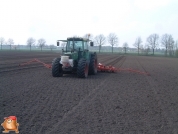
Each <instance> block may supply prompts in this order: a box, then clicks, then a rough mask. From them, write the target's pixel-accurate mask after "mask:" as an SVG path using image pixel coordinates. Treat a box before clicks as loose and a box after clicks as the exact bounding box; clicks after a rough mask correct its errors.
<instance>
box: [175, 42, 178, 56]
mask: <svg viewBox="0 0 178 134" xmlns="http://www.w3.org/2000/svg"><path fill="white" fill-rule="evenodd" d="M175 56H176V57H178V41H176V43H175Z"/></svg>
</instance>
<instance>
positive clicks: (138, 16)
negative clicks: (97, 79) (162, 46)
mask: <svg viewBox="0 0 178 134" xmlns="http://www.w3.org/2000/svg"><path fill="white" fill-rule="evenodd" d="M87 33H90V34H92V35H94V36H96V35H99V34H103V35H104V36H106V37H107V36H108V35H109V34H110V33H115V34H116V35H117V36H118V38H119V44H118V46H120V47H121V46H122V45H123V43H124V42H127V43H128V45H129V47H133V43H134V42H135V40H136V38H137V37H139V36H140V37H141V38H142V40H143V44H145V43H146V38H147V37H148V36H149V35H150V34H153V33H157V34H159V36H160V38H161V36H162V35H163V34H165V33H168V34H171V35H172V36H173V38H174V40H178V0H90V1H88V0H0V37H4V38H5V40H6V41H7V40H8V39H9V38H12V39H13V40H14V43H15V44H20V45H25V44H26V42H27V39H28V38H29V37H33V38H34V39H36V40H38V39H40V38H44V39H45V40H46V44H47V45H50V44H54V45H56V40H59V39H61V40H63V39H64V40H65V39H67V37H72V36H74V35H77V36H84V35H85V34H87ZM36 42H37V41H36Z"/></svg>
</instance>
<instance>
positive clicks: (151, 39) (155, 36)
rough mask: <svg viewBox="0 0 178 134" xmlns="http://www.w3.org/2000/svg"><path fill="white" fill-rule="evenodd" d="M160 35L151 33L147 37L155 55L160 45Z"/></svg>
mask: <svg viewBox="0 0 178 134" xmlns="http://www.w3.org/2000/svg"><path fill="white" fill-rule="evenodd" d="M158 40H159V35H158V34H151V35H150V36H149V37H148V38H147V42H148V44H149V46H150V48H151V49H152V50H153V55H154V50H155V49H156V48H157V47H158V46H159V42H158Z"/></svg>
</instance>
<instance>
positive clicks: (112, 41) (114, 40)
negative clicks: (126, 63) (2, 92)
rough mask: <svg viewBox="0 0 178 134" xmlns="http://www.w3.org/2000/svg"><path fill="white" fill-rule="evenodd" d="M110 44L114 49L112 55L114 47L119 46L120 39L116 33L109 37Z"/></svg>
mask: <svg viewBox="0 0 178 134" xmlns="http://www.w3.org/2000/svg"><path fill="white" fill-rule="evenodd" d="M108 42H109V44H110V45H111V47H112V53H113V46H115V45H117V44H118V43H119V39H118V37H117V35H116V34H115V33H110V34H109V36H108Z"/></svg>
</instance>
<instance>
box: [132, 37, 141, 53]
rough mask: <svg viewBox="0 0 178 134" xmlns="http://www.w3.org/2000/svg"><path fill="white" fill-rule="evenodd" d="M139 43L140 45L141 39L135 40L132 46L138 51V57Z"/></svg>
mask: <svg viewBox="0 0 178 134" xmlns="http://www.w3.org/2000/svg"><path fill="white" fill-rule="evenodd" d="M141 43H142V39H141V37H138V38H136V40H135V43H134V44H133V46H135V47H136V48H137V50H138V55H139V50H140V47H141Z"/></svg>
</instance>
